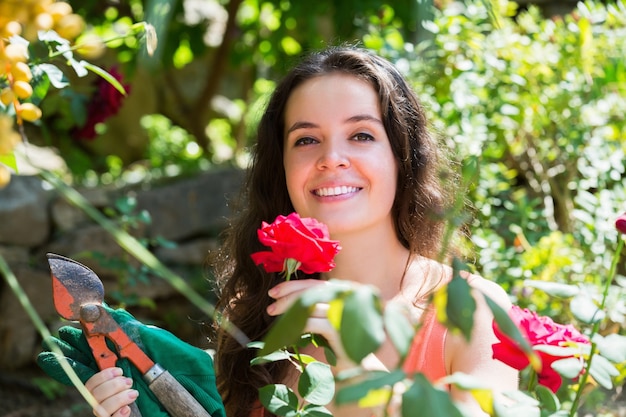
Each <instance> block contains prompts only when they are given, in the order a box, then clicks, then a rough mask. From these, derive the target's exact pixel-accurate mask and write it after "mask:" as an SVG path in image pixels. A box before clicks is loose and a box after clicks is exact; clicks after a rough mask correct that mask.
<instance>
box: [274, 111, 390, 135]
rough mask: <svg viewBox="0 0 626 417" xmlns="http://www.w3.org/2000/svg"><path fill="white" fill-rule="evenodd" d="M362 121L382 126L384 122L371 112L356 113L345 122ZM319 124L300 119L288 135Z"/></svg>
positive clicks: (292, 126)
mask: <svg viewBox="0 0 626 417" xmlns="http://www.w3.org/2000/svg"><path fill="white" fill-rule="evenodd" d="M362 121H369V122H374V123H378V124H380V125H381V126H382V124H383V122H382V121H381V120H380V119H379V118H378V117H375V116H371V115H369V114H355V115H354V116H350V117H348V118H347V119H346V120H345V122H344V123H357V122H362ZM318 127H319V125H317V124H315V123H312V122H306V121H300V122H295V123H294V124H292V125H291V127H290V128H289V129H287V132H286V133H287V135H288V134H290V133H291V132H293V131H294V130H298V129H314V128H318Z"/></svg>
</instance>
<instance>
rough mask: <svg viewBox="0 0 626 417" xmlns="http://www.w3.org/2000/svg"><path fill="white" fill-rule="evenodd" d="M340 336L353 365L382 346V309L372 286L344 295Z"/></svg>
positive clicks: (360, 287) (359, 288)
mask: <svg viewBox="0 0 626 417" xmlns="http://www.w3.org/2000/svg"><path fill="white" fill-rule="evenodd" d="M340 336H341V343H342V344H343V348H344V350H345V352H346V354H347V355H348V357H349V358H350V359H352V360H353V361H354V362H356V363H360V362H361V361H362V360H363V358H365V357H366V356H367V355H369V354H370V353H372V352H374V351H375V350H376V349H378V347H379V346H380V345H381V344H382V343H383V341H384V340H385V330H384V326H383V318H382V306H381V301H380V298H379V297H378V296H377V295H376V294H375V293H374V289H373V287H370V286H367V285H360V286H357V287H355V288H354V290H353V291H351V292H349V293H348V294H347V295H346V297H345V300H344V307H343V313H342V315H341V329H340Z"/></svg>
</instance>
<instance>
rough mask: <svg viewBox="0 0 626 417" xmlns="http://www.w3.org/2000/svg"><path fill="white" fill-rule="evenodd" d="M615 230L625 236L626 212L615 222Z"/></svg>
mask: <svg viewBox="0 0 626 417" xmlns="http://www.w3.org/2000/svg"><path fill="white" fill-rule="evenodd" d="M615 228H616V229H617V230H619V231H620V232H621V233H624V234H626V212H625V213H622V215H621V216H619V217H618V218H617V220H615Z"/></svg>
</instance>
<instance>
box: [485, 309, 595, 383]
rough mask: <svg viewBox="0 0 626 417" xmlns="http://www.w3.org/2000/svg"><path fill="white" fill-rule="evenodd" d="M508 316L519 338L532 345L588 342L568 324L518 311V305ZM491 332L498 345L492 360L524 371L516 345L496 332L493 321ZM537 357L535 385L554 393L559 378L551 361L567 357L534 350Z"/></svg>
mask: <svg viewBox="0 0 626 417" xmlns="http://www.w3.org/2000/svg"><path fill="white" fill-rule="evenodd" d="M509 316H510V317H511V319H512V320H513V323H515V324H516V325H517V327H518V328H519V329H520V331H521V333H522V335H524V336H525V337H526V339H527V340H528V341H529V342H530V344H531V345H532V346H537V345H551V346H565V345H568V344H571V343H572V342H574V343H584V344H589V343H591V342H590V341H589V339H588V338H587V337H586V336H584V335H582V334H581V333H580V332H579V331H578V330H576V328H574V326H572V325H571V324H568V325H563V324H558V323H555V322H554V321H552V319H551V318H550V317H545V316H539V315H537V313H535V312H531V311H529V310H528V309H523V310H522V309H521V308H520V307H518V306H515V305H514V306H513V307H511V310H510V311H509ZM493 330H494V333H495V335H496V337H497V338H498V339H499V340H500V342H499V343H494V344H493V346H492V348H493V358H494V359H498V360H500V361H502V362H504V363H506V364H507V365H509V366H511V367H513V368H515V369H517V370H522V369H524V368H526V367H527V366H528V365H529V364H530V361H529V359H528V357H527V356H526V354H525V353H524V351H523V350H522V349H521V348H520V346H519V345H518V344H517V343H516V342H515V341H513V340H511V339H510V338H509V337H508V336H506V335H505V334H504V333H502V332H501V331H500V329H499V328H498V326H497V324H496V322H495V321H494V322H493ZM536 352H537V353H538V354H539V357H540V358H541V364H542V367H541V371H540V372H538V375H537V376H538V382H539V383H540V384H541V385H544V386H546V387H548V388H549V389H550V390H552V392H556V391H557V390H558V389H559V387H560V386H561V382H562V381H561V375H559V374H558V372H556V371H555V370H554V369H552V366H551V365H552V362H554V361H557V360H559V359H565V358H567V357H569V356H553V355H550V354H548V353H546V352H542V351H536Z"/></svg>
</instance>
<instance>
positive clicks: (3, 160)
mask: <svg viewBox="0 0 626 417" xmlns="http://www.w3.org/2000/svg"><path fill="white" fill-rule="evenodd" d="M0 164H4V165H6V166H8V167H9V168H11V169H12V170H13V171H14V172H17V160H16V159H15V154H13V153H8V154H4V155H0Z"/></svg>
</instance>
